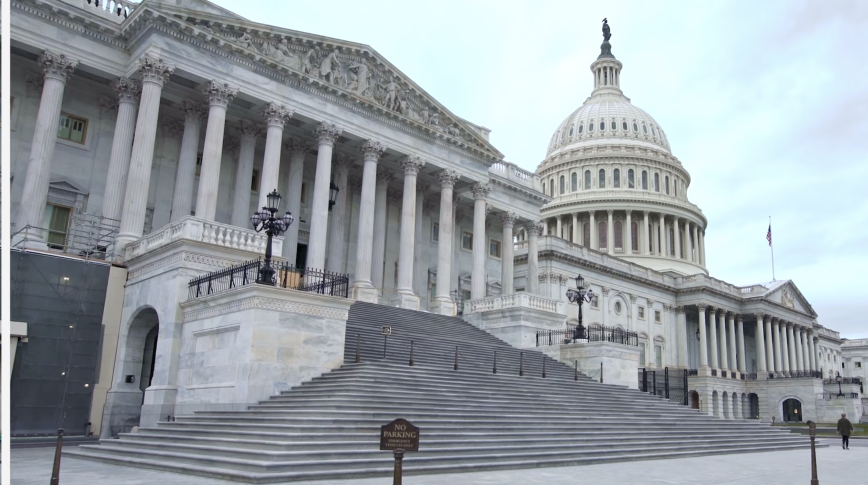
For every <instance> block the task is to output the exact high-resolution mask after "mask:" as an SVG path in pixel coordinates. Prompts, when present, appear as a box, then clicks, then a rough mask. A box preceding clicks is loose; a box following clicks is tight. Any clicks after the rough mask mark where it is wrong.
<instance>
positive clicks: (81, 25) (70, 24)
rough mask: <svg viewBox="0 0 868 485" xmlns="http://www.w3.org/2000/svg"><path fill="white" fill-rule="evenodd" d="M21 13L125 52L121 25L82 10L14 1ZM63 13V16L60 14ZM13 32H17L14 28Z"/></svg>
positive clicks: (39, 0)
mask: <svg viewBox="0 0 868 485" xmlns="http://www.w3.org/2000/svg"><path fill="white" fill-rule="evenodd" d="M9 6H10V7H14V8H16V9H18V10H19V11H21V12H23V13H25V14H27V15H30V16H33V17H36V18H39V19H42V20H46V21H48V22H52V23H55V24H57V25H59V26H61V27H63V28H65V29H67V30H71V31H73V32H77V33H79V34H82V35H84V36H86V37H89V38H91V39H92V40H96V41H99V42H101V43H103V44H106V45H109V46H112V47H114V48H116V49H118V50H123V49H124V47H125V45H124V41H123V39H121V38H120V37H119V33H120V25H114V24H111V23H109V22H106V21H105V20H104V19H101V18H99V17H97V16H96V15H93V14H92V13H90V12H87V11H85V10H82V9H78V8H75V7H73V6H71V5H64V4H63V3H61V2H54V1H52V2H48V1H43V0H13V1H12V3H10V5H9ZM61 12H62V13H63V15H62V16H61V15H60V13H61ZM12 30H15V29H14V28H13V29H12Z"/></svg>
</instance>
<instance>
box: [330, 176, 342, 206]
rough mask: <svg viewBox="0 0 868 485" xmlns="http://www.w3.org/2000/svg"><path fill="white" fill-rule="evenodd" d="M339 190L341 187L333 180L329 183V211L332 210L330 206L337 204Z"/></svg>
mask: <svg viewBox="0 0 868 485" xmlns="http://www.w3.org/2000/svg"><path fill="white" fill-rule="evenodd" d="M340 191H341V189H339V188H338V186H337V185H335V183H334V182H332V183H330V184H329V212H331V211H332V206H334V205H335V204H337V200H338V192H340Z"/></svg>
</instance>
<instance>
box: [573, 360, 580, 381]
mask: <svg viewBox="0 0 868 485" xmlns="http://www.w3.org/2000/svg"><path fill="white" fill-rule="evenodd" d="M573 380H574V381H576V382H578V380H579V361H578V360H577V361H576V376H575V377H574V378H573Z"/></svg>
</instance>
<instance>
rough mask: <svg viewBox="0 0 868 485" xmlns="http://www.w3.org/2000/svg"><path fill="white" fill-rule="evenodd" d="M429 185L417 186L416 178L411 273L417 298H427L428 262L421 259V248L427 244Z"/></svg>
mask: <svg viewBox="0 0 868 485" xmlns="http://www.w3.org/2000/svg"><path fill="white" fill-rule="evenodd" d="M429 190H430V187H428V185H427V184H423V185H422V186H418V180H417V188H416V221H415V222H416V245H415V248H414V253H413V254H414V256H413V261H414V264H413V273H414V274H415V275H416V276H415V277H414V283H413V285H414V288H415V293H416V295H418V296H419V298H422V297H423V296H424V297H425V298H426V299H427V298H428V276H427V275H426V274H425V272H426V271H427V270H428V264H427V261H426V260H423V256H422V254H423V251H422V249H423V248H424V247H426V246H427V245H426V244H424V243H423V242H425V241H426V239H424V238H425V230H424V227H423V221H424V219H425V217H424V216H425V194H427V193H428V191H429Z"/></svg>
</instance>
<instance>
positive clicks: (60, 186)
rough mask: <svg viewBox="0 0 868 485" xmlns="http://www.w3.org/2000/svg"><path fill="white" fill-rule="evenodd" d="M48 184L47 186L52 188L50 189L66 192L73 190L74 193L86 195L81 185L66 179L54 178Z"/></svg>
mask: <svg viewBox="0 0 868 485" xmlns="http://www.w3.org/2000/svg"><path fill="white" fill-rule="evenodd" d="M48 186H49V188H52V189H57V190H64V191H66V192H74V193H76V194H84V195H87V192H85V191H84V190H82V189H81V187H79V186H77V185H75V184H74V183H72V182H70V181H69V180H66V179H60V180H55V181H54V182H51V183H49V184H48Z"/></svg>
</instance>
